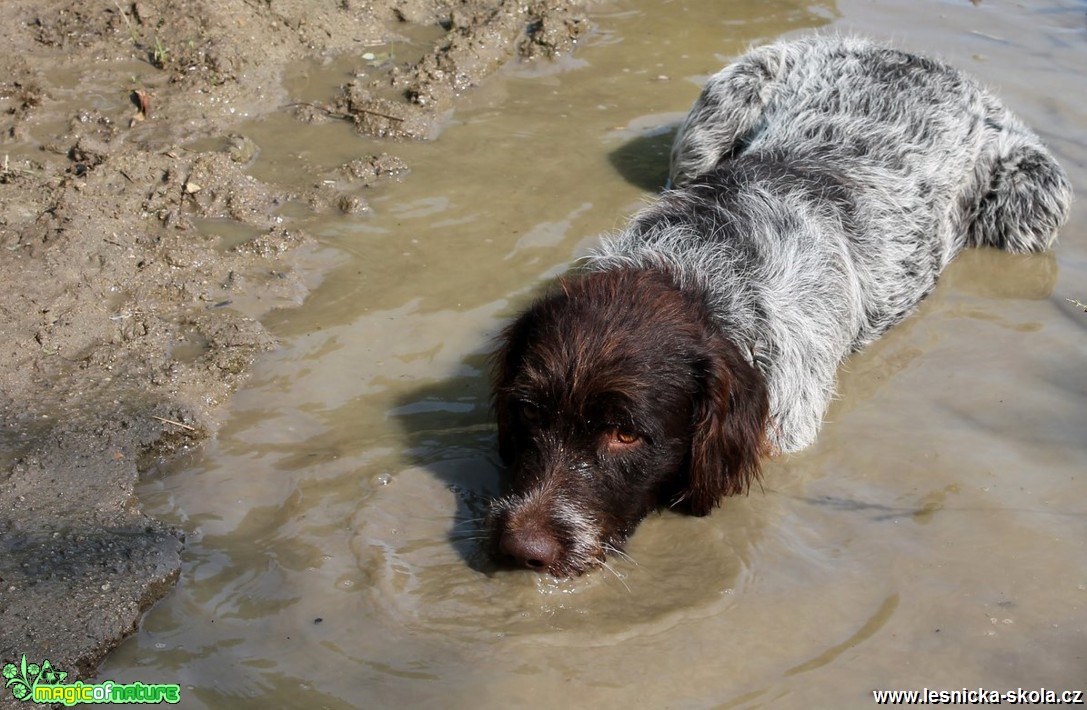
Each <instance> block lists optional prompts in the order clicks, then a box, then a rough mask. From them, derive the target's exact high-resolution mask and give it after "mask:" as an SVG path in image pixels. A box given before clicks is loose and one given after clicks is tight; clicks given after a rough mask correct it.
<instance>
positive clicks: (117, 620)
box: [0, 0, 588, 705]
mask: <svg viewBox="0 0 1087 710" xmlns="http://www.w3.org/2000/svg"><path fill="white" fill-rule="evenodd" d="M584 4H585V3H584V2H581V1H579V0H537V1H534V2H529V3H524V2H510V1H507V0H457V1H448V2H443V1H441V0H373V1H362V0H316V1H314V0H276V2H268V3H257V2H234V3H211V2H206V1H205V0H183V1H182V2H167V1H166V0H138V1H137V2H128V1H122V2H114V1H113V0H91V1H90V2H85V1H84V0H58V1H52V2H39V1H37V0H34V1H31V0H18V1H16V2H11V3H8V4H7V5H6V7H5V9H6V12H5V13H4V18H3V20H0V41H2V43H3V46H4V47H5V50H4V52H3V54H2V55H0V247H2V249H0V278H2V280H3V283H4V284H5V288H4V289H3V290H2V293H0V344H2V346H3V347H2V348H0V422H2V429H0V432H2V433H0V437H2V439H0V664H4V663H9V662H17V661H18V660H19V659H20V658H21V657H22V656H23V655H24V654H25V655H26V656H27V658H28V659H29V660H30V661H40V660H42V659H48V660H49V661H50V662H51V664H52V665H53V666H54V667H56V668H63V669H64V670H66V671H68V672H69V678H68V680H69V682H70V681H71V680H74V679H75V678H76V677H88V676H90V675H92V674H93V673H94V669H95V668H96V666H97V664H98V663H99V661H100V660H101V658H102V657H103V656H104V654H105V653H106V652H107V651H109V649H111V648H112V647H113V646H115V645H116V644H117V643H118V642H119V641H120V640H121V639H122V638H123V637H124V636H125V635H127V634H129V633H131V632H132V631H133V630H134V629H135V627H136V624H137V622H138V619H139V616H140V614H141V613H142V612H143V611H144V610H146V609H147V608H148V607H149V606H150V605H151V604H152V603H154V602H155V601H156V600H157V599H159V598H160V597H161V596H162V595H164V594H165V593H166V592H167V591H168V590H169V589H170V587H171V585H172V584H173V582H174V581H175V580H176V579H177V575H178V570H179V564H180V554H181V550H182V547H183V545H184V536H183V533H182V531H180V530H176V529H172V528H170V527H168V526H166V525H163V524H161V523H159V522H157V521H155V520H152V519H150V518H148V517H146V516H145V515H143V514H142V513H141V511H140V508H139V504H138V501H137V500H136V499H135V496H134V492H133V491H134V487H135V485H136V482H137V480H138V478H139V476H140V475H141V472H144V471H146V470H148V469H149V468H152V467H154V466H156V465H159V464H160V463H161V462H163V461H164V460H168V459H169V458H170V457H172V456H174V455H176V454H177V453H179V452H182V451H185V450H187V449H189V448H191V447H193V446H198V445H199V443H200V441H201V440H203V439H205V438H206V437H209V436H213V435H214V434H215V431H216V411H217V408H218V407H219V406H220V405H221V404H222V403H223V402H224V401H225V400H226V399H227V398H228V397H229V396H230V394H231V392H233V391H234V390H235V389H236V388H237V387H238V386H239V384H240V383H241V382H242V381H243V380H244V378H245V374H246V371H247V370H248V368H249V366H250V365H251V363H252V362H253V361H254V359H255V358H256V357H258V356H259V355H260V353H261V352H263V351H266V350H268V349H270V348H274V347H275V342H274V339H273V338H272V337H271V336H270V335H269V334H268V333H267V332H266V331H265V329H264V328H263V327H262V326H261V323H260V320H261V317H262V316H264V315H265V314H267V313H268V312H270V311H271V310H272V309H275V308H282V307H289V306H291V305H292V304H298V303H301V301H302V300H303V299H304V298H305V295H306V281H305V279H304V278H303V270H302V269H300V264H302V263H304V262H305V258H306V255H307V254H308V253H310V252H311V251H312V249H313V242H312V240H311V239H310V238H309V237H307V235H306V234H305V233H304V231H302V230H300V229H298V228H297V226H295V225H294V224H292V220H291V218H290V217H289V216H287V215H286V214H285V213H284V211H283V208H284V207H285V206H288V205H289V204H291V203H293V202H302V203H305V204H307V205H308V206H309V207H310V208H313V209H318V210H321V209H326V210H342V211H345V212H354V211H364V210H365V207H366V190H367V188H368V187H370V186H371V185H373V184H375V183H376V182H377V181H380V180H382V179H385V178H387V176H389V175H391V174H397V173H402V172H403V171H404V170H405V169H410V167H411V166H410V165H407V166H405V165H404V164H403V163H402V161H400V160H399V159H398V158H397V157H396V141H398V140H410V139H434V138H435V137H437V135H438V133H439V132H440V129H441V127H442V125H443V122H444V121H446V120H447V119H448V116H449V113H450V112H451V111H452V110H453V109H454V108H455V105H456V100H457V98H458V97H459V96H461V95H462V94H463V93H464V92H466V91H470V90H471V88H472V87H473V86H475V85H477V84H478V83H479V82H481V81H482V80H483V79H484V78H485V77H486V76H487V75H488V74H490V73H491V72H493V71H495V70H496V69H497V68H499V67H500V66H502V65H503V64H504V63H506V62H508V61H511V60H539V61H546V60H547V58H548V57H551V56H554V55H555V54H559V53H564V52H569V51H570V50H571V48H572V47H573V46H574V44H575V43H576V41H577V38H578V37H579V36H581V35H582V34H583V33H584V32H586V31H587V30H588V26H587V23H586V21H585V19H584V15H583V10H584V7H583V6H584ZM420 36H426V37H429V38H431V39H429V40H427V42H429V44H426V45H424V46H420V40H419V39H418V38H419V37H420ZM405 38H411V39H410V42H409V40H407V39H405ZM409 43H410V44H411V46H413V47H414V48H415V50H416V51H415V52H414V53H413V55H414V57H415V59H414V60H412V61H405V60H402V59H397V56H396V55H397V53H396V51H395V47H397V46H403V45H405V44H409ZM401 54H403V52H402V53H401ZM330 56H352V57H356V58H357V61H358V66H359V68H360V72H359V74H358V78H356V79H354V80H351V81H347V82H345V83H344V85H343V86H342V87H341V88H340V89H339V91H338V92H336V93H334V94H330V95H328V96H327V97H325V98H324V99H323V100H321V101H317V102H313V101H307V102H305V103H301V102H299V101H298V100H297V99H296V98H295V97H292V96H290V95H288V93H287V92H286V91H285V90H284V89H283V88H282V82H281V79H282V76H283V73H284V70H285V68H286V67H288V66H289V65H290V64H291V63H292V62H297V61H302V60H306V59H312V58H319V57H330ZM419 57H421V58H419ZM363 69H365V71H363ZM284 111H286V112H291V113H293V114H294V115H295V116H296V117H297V119H298V120H299V126H300V130H304V127H305V125H306V122H307V121H325V120H346V121H350V122H351V123H353V124H354V126H355V128H356V130H358V131H359V132H360V133H362V134H366V135H368V136H374V137H381V138H385V139H388V140H389V144H388V152H387V153H386V154H380V155H374V156H371V157H368V158H364V159H360V160H357V161H353V162H352V163H351V164H349V165H345V166H343V169H342V170H341V171H340V179H337V180H326V181H322V182H321V185H320V186H319V187H315V188H313V190H312V191H311V192H309V193H306V194H298V193H295V192H291V191H290V190H289V189H287V188H284V187H282V186H278V185H276V184H274V183H268V182H260V181H257V180H256V179H254V178H252V177H251V176H250V175H248V173H247V168H248V167H249V166H250V165H251V164H252V161H253V159H254V157H255V155H256V154H257V153H258V152H259V150H260V146H259V145H256V144H255V143H254V142H253V141H252V140H251V139H250V138H248V137H246V136H245V135H244V134H243V133H241V132H239V129H238V126H239V125H240V124H241V122H242V119H243V118H247V119H249V118H253V117H259V116H261V115H267V114H270V113H273V112H284ZM409 179H410V178H409ZM288 212H289V211H288ZM208 221H212V222H222V221H229V222H230V223H233V224H237V225H240V228H241V229H242V230H243V231H244V233H245V234H247V235H248V238H246V239H244V240H241V241H240V242H239V243H232V244H224V242H223V240H222V239H220V238H218V237H215V236H212V235H211V234H208V233H207V232H206V230H204V229H203V225H205V224H207V223H208ZM4 696H5V699H4V700H2V701H0V705H3V704H4V703H5V702H9V701H11V697H10V695H8V694H7V693H5V694H4Z"/></svg>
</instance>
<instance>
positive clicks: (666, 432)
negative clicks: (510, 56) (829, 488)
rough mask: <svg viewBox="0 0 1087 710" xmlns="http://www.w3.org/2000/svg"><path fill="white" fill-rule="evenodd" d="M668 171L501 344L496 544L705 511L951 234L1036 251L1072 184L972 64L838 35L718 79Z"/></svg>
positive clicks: (960, 242)
mask: <svg viewBox="0 0 1087 710" xmlns="http://www.w3.org/2000/svg"><path fill="white" fill-rule="evenodd" d="M671 182H672V185H673V189H671V190H668V191H666V192H665V193H664V194H663V195H662V196H661V197H660V199H659V200H658V201H657V202H656V203H655V204H653V205H652V206H650V207H648V208H647V209H645V210H643V211H642V212H640V213H639V214H637V215H636V216H635V217H634V218H633V219H632V220H631V222H630V224H629V225H628V226H627V228H626V229H625V230H623V232H622V233H621V234H619V235H617V236H615V237H613V238H610V239H606V240H604V242H603V243H602V244H601V246H600V247H599V248H598V249H597V250H596V251H595V252H594V253H593V254H591V255H590V256H589V257H588V258H587V259H586V260H585V261H584V263H583V264H581V265H580V267H579V268H578V269H576V270H575V271H574V272H572V273H571V274H569V275H567V276H566V277H564V278H562V279H560V280H559V282H558V284H557V285H556V286H555V287H554V288H553V289H552V290H551V291H550V292H549V293H548V294H547V295H545V296H544V297H543V298H541V299H540V300H538V301H537V302H536V303H535V304H533V305H532V306H531V307H530V308H529V309H528V310H527V311H526V313H525V314H523V315H522V316H521V317H520V318H518V319H517V320H516V321H515V322H514V323H513V324H512V325H511V326H510V327H509V328H508V329H507V330H506V331H505V332H504V334H503V336H502V338H501V347H500V349H499V351H498V353H497V354H496V356H495V368H494V405H495V410H496V414H497V419H498V431H499V448H500V453H501V455H502V458H503V459H504V461H505V462H506V463H507V464H508V466H509V469H510V476H509V481H510V493H509V495H507V496H506V497H504V498H502V499H500V500H498V501H496V502H495V504H494V505H493V507H492V511H491V516H490V527H491V530H492V533H493V540H494V544H495V548H496V552H497V553H498V554H499V556H500V557H504V558H506V559H510V560H513V561H514V562H515V563H517V564H521V565H525V566H529V567H532V568H536V569H540V570H547V571H549V572H551V573H552V574H555V575H557V576H565V575H570V574H578V573H580V572H582V571H584V570H586V569H588V568H590V567H592V566H594V565H595V564H598V563H600V562H602V561H603V560H604V558H605V554H606V552H608V551H609V550H611V549H618V548H619V547H621V545H622V544H623V542H624V541H625V540H626V538H627V536H629V534H630V533H631V532H632V531H633V529H634V527H635V526H636V525H637V523H638V522H639V521H640V520H641V519H642V518H643V517H644V516H645V515H646V514H647V513H648V512H649V511H651V510H653V509H654V508H656V507H658V506H661V505H682V506H683V507H685V508H686V509H688V510H689V511H690V512H692V513H694V514H696V515H705V514H707V513H709V512H710V511H711V510H712V509H713V507H715V506H716V505H717V504H718V502H719V500H720V498H721V497H722V496H725V495H730V494H734V493H740V492H743V491H746V490H747V487H748V486H749V484H750V483H751V482H752V481H753V480H755V479H756V477H757V476H758V473H759V461H760V459H761V458H762V457H763V456H764V455H766V454H767V453H769V452H792V451H798V450H800V449H802V448H804V447H806V446H808V445H809V444H810V443H811V442H812V441H813V440H814V439H815V436H816V434H817V432H818V429H819V426H820V422H821V420H822V417H823V414H824V412H825V410H826V408H827V405H828V403H829V401H830V399H831V397H832V396H833V393H834V387H835V376H836V370H837V367H838V365H839V363H840V362H841V361H842V360H843V359H844V358H845V357H847V356H848V355H849V354H850V353H851V352H853V351H855V350H857V349H859V348H861V347H863V346H864V345H865V344H867V343H869V342H871V341H872V340H874V339H875V338H877V337H878V336H879V335H880V334H882V333H883V332H884V331H886V330H887V329H888V328H890V327H891V326H892V325H894V324H895V323H897V322H899V321H900V320H901V319H903V318H904V317H906V316H907V315H908V314H909V313H910V312H912V311H913V309H914V308H915V307H916V306H917V304H918V303H919V302H920V301H921V300H922V299H923V298H924V297H925V296H926V295H927V294H928V293H929V292H931V290H932V289H933V287H934V286H935V284H936V280H937V278H938V276H939V274H940V272H941V271H942V270H943V268H944V267H945V266H946V265H947V264H948V263H949V262H950V261H951V259H952V258H954V256H955V255H956V254H957V253H958V252H959V251H960V250H961V249H963V248H964V247H967V246H981V245H989V246H994V247H998V248H1002V249H1005V250H1008V251H1013V252H1034V251H1042V250H1044V249H1046V248H1048V247H1049V246H1050V245H1051V244H1052V242H1053V240H1054V239H1055V237H1056V230H1057V228H1058V227H1059V226H1060V225H1061V224H1062V223H1063V222H1064V220H1065V219H1066V217H1067V212H1068V206H1069V202H1070V200H1071V188H1070V186H1069V183H1068V180H1067V177H1066V176H1065V174H1064V172H1063V170H1062V169H1061V168H1060V166H1059V165H1058V164H1057V163H1056V161H1055V160H1054V159H1053V158H1052V156H1051V155H1050V154H1049V152H1048V151H1047V150H1046V149H1045V147H1044V146H1043V145H1042V143H1041V141H1040V140H1039V139H1038V137H1037V136H1036V135H1035V134H1034V133H1033V132H1032V131H1030V130H1029V129H1028V128H1027V127H1026V126H1024V124H1023V123H1022V122H1021V121H1020V120H1019V119H1017V118H1016V117H1015V116H1014V115H1012V114H1011V113H1010V112H1009V111H1008V110H1007V109H1006V108H1004V106H1003V105H1002V104H1001V103H1000V102H999V101H998V100H997V99H996V98H995V97H994V96H992V95H991V94H989V93H988V92H987V91H985V90H984V89H982V88H981V87H980V86H978V85H977V84H976V83H975V82H973V81H972V80H971V79H969V78H967V77H965V76H964V75H962V74H961V73H959V72H958V71H956V70H954V69H952V68H950V67H948V66H946V65H944V64H942V63H940V62H937V61H933V60H930V59H925V58H921V57H916V56H914V55H910V54H906V53H903V52H900V51H898V50H895V49H890V48H887V47H882V46H879V45H876V44H872V43H870V42H867V41H864V40H860V39H854V38H840V37H809V38H806V39H801V40H798V41H791V42H781V43H777V44H772V45H768V46H765V47H761V48H758V49H755V50H753V51H752V52H750V53H748V54H747V55H745V56H743V57H741V58H740V59H739V60H737V61H736V62H735V63H733V64H731V65H730V66H729V67H727V68H725V69H724V70H722V71H721V72H720V73H718V74H717V75H715V76H714V77H713V78H711V79H710V81H709V82H708V83H707V85H706V87H705V89H704V90H703V92H702V94H701V96H700V97H699V99H698V101H697V102H696V103H695V105H694V107H693V108H692V110H691V112H690V114H689V115H688V117H687V119H686V120H685V122H684V123H683V125H682V127H681V128H680V131H679V133H678V135H677V137H676V140H675V144H674V146H673V151H672V168H671ZM617 432H620V433H631V432H633V433H636V434H637V436H638V438H637V441H636V442H634V444H633V445H625V444H624V445H622V446H620V445H619V444H622V442H621V441H619V440H618V439H617V438H616V437H617Z"/></svg>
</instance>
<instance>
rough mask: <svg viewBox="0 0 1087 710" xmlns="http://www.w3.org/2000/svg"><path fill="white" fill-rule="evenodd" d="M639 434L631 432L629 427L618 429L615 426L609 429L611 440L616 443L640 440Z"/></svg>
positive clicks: (631, 442)
mask: <svg viewBox="0 0 1087 710" xmlns="http://www.w3.org/2000/svg"><path fill="white" fill-rule="evenodd" d="M641 438H642V437H641V436H639V435H638V433H637V432H633V431H631V430H630V429H620V428H618V427H616V428H615V429H612V430H611V440H612V442H613V443H616V444H633V443H636V442H637V441H639V440H641Z"/></svg>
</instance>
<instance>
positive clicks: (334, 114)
mask: <svg viewBox="0 0 1087 710" xmlns="http://www.w3.org/2000/svg"><path fill="white" fill-rule="evenodd" d="M295 106H308V107H310V108H314V109H317V110H318V111H321V112H323V113H324V114H325V115H326V116H331V117H332V118H342V119H344V120H347V119H349V118H351V114H349V113H340V112H339V111H333V110H332V109H329V108H325V107H324V106H318V105H317V104H311V103H307V102H305V101H296V102H294V103H293V104H287V108H294V107H295ZM354 110H355V111H358V112H359V113H368V114H370V115H371V116H380V117H381V118H384V119H386V120H388V121H403V120H404V119H402V118H400V117H399V116H390V115H389V114H387V113H381V112H380V111H373V110H371V109H368V108H357V109H354Z"/></svg>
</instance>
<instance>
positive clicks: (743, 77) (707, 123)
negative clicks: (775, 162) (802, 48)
mask: <svg viewBox="0 0 1087 710" xmlns="http://www.w3.org/2000/svg"><path fill="white" fill-rule="evenodd" d="M785 69H786V57H785V54H784V52H783V50H782V48H781V47H780V46H776V45H771V46H768V47H760V48H758V49H756V50H753V51H752V52H749V53H748V54H746V55H744V56H743V57H741V58H740V59H739V60H737V61H736V62H735V63H734V64H731V65H729V66H728V67H726V68H724V69H722V70H721V71H719V72H717V73H716V74H714V75H713V76H712V77H710V80H709V81H708V82H706V86H705V87H703V89H702V94H701V95H700V96H699V97H698V100H697V101H695V104H694V106H693V107H692V108H691V111H690V113H688V114H687V118H686V119H684V121H683V124H682V125H681V126H680V128H679V132H678V133H677V134H676V139H675V142H674V143H673V144H672V159H671V169H670V176H669V178H670V183H671V186H672V187H683V186H684V185H686V184H687V183H688V182H690V181H691V180H693V179H694V178H696V177H698V176H699V175H702V174H704V173H707V172H709V171H711V170H713V168H714V167H716V165H717V163H718V162H720V160H721V158H722V157H724V156H727V155H734V154H736V153H737V152H739V150H740V149H741V148H742V147H743V145H744V144H745V143H746V142H747V141H746V138H747V137H748V136H749V134H750V133H752V132H753V130H754V129H755V128H756V126H757V125H758V123H759V120H760V119H761V117H762V113H763V109H764V108H765V107H766V104H767V102H768V101H769V100H770V98H771V96H772V95H773V92H774V87H775V83H776V81H777V79H778V77H780V76H781V75H782V73H783V72H784V71H785Z"/></svg>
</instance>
